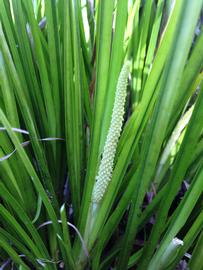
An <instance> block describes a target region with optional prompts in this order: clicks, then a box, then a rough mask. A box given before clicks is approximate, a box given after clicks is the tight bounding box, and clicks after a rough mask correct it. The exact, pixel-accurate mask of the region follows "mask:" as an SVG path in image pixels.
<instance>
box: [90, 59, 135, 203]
mask: <svg viewBox="0 0 203 270" xmlns="http://www.w3.org/2000/svg"><path fill="white" fill-rule="evenodd" d="M129 70H130V62H129V61H127V62H126V63H125V64H124V65H123V68H122V70H121V72H120V75H119V78H118V83H117V88H116V95H115V100H114V106H113V112H112V116H111V123H110V127H109V130H108V134H107V138H106V141H105V144H104V150H103V155H102V159H101V163H100V166H99V171H98V175H97V177H96V182H95V185H94V190H93V195H92V202H93V203H99V202H100V201H101V199H102V198H103V196H104V193H105V191H106V189H107V187H108V184H109V182H110V181H111V177H112V171H113V165H114V158H115V154H116V148H117V144H118V140H119V137H120V134H121V130H122V125H123V117H124V112H125V109H124V108H125V100H126V95H127V91H126V89H127V79H128V74H129Z"/></svg>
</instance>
